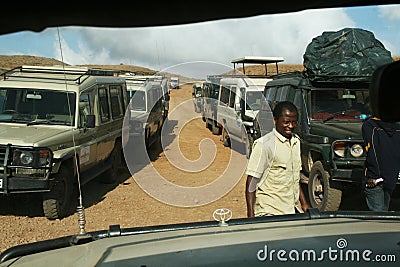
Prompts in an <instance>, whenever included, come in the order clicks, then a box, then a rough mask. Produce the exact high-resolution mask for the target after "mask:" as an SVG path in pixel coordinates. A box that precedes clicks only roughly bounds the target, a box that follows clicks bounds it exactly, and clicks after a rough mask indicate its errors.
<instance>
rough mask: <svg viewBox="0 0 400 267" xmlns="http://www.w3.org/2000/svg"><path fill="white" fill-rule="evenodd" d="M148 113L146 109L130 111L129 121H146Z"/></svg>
mask: <svg viewBox="0 0 400 267" xmlns="http://www.w3.org/2000/svg"><path fill="white" fill-rule="evenodd" d="M149 115H150V114H149V113H148V112H146V111H131V118H130V120H131V121H141V122H146V121H147V118H148V117H149Z"/></svg>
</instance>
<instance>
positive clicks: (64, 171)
mask: <svg viewBox="0 0 400 267" xmlns="http://www.w3.org/2000/svg"><path fill="white" fill-rule="evenodd" d="M72 170H73V167H72V164H67V163H63V164H62V165H61V167H60V169H59V171H58V173H56V174H54V175H53V178H54V183H53V184H52V185H51V191H50V192H48V193H45V194H44V195H43V201H42V206H43V213H44V215H45V217H46V218H47V219H49V220H55V219H62V218H64V217H66V216H68V215H71V214H72V213H73V211H74V208H75V207H76V204H77V203H78V187H77V180H76V177H75V176H74V175H73V171H72Z"/></svg>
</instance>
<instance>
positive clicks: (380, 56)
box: [303, 28, 393, 81]
mask: <svg viewBox="0 0 400 267" xmlns="http://www.w3.org/2000/svg"><path fill="white" fill-rule="evenodd" d="M303 58H304V62H303V65H304V67H305V69H306V74H307V76H308V77H309V78H310V80H312V81H320V80H331V81H365V80H369V79H370V76H371V75H372V73H373V72H374V70H375V69H376V68H377V67H379V66H381V65H384V64H386V63H390V62H393V58H392V56H391V53H390V51H388V50H386V49H385V47H384V45H383V44H382V43H381V42H380V41H379V40H377V39H376V38H375V36H374V34H373V33H372V32H370V31H367V30H363V29H359V28H344V29H342V30H339V31H337V32H331V31H327V32H323V33H322V35H320V36H317V37H315V38H313V39H312V41H311V43H309V44H308V46H307V48H306V51H305V53H304V56H303Z"/></svg>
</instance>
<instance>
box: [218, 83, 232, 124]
mask: <svg viewBox="0 0 400 267" xmlns="http://www.w3.org/2000/svg"><path fill="white" fill-rule="evenodd" d="M230 95H231V89H230V85H221V86H220V91H219V98H218V105H217V121H218V123H220V124H221V125H222V126H223V127H224V128H225V129H226V130H227V131H228V132H230V129H229V124H228V121H229V118H228V117H229V116H232V115H229V114H230V112H232V110H231V108H230V107H229V100H230Z"/></svg>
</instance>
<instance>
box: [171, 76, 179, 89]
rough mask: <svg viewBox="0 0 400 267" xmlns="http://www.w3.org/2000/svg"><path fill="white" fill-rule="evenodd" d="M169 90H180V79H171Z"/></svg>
mask: <svg viewBox="0 0 400 267" xmlns="http://www.w3.org/2000/svg"><path fill="white" fill-rule="evenodd" d="M169 88H171V89H179V77H171V78H170V80H169Z"/></svg>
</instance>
